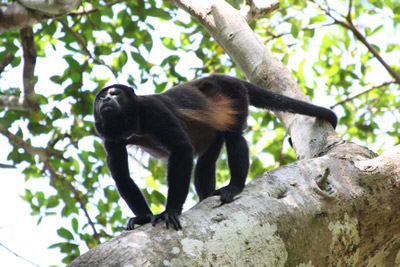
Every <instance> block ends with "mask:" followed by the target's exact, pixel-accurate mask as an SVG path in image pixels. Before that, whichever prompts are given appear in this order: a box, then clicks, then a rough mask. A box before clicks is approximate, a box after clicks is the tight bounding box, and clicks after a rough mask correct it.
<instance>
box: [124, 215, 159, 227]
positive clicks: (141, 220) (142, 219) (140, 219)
mask: <svg viewBox="0 0 400 267" xmlns="http://www.w3.org/2000/svg"><path fill="white" fill-rule="evenodd" d="M152 216H153V214H146V215H143V216H137V217H132V218H129V221H128V224H127V225H126V230H133V229H135V224H139V225H143V224H146V223H149V222H151V217H152Z"/></svg>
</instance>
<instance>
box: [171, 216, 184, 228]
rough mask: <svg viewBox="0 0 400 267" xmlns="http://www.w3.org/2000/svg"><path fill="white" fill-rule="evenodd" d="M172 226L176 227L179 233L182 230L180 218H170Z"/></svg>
mask: <svg viewBox="0 0 400 267" xmlns="http://www.w3.org/2000/svg"><path fill="white" fill-rule="evenodd" d="M170 222H171V224H172V225H173V226H174V228H175V230H176V231H179V230H181V229H182V225H181V222H180V221H179V219H178V217H176V216H171V218H170Z"/></svg>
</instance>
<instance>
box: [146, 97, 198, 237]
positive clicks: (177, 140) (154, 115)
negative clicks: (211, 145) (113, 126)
mask: <svg viewBox="0 0 400 267" xmlns="http://www.w3.org/2000/svg"><path fill="white" fill-rule="evenodd" d="M148 107H149V109H150V108H151V111H149V112H148V113H147V115H146V121H147V122H157V124H154V123H152V124H150V123H149V124H148V125H147V127H146V128H147V129H149V132H150V134H151V135H152V136H153V137H154V138H155V139H156V140H158V141H159V142H160V144H161V145H162V146H163V147H164V148H165V149H166V150H167V151H168V152H169V157H168V169H167V181H168V197H167V202H166V206H165V211H164V212H162V213H161V214H158V215H155V216H153V218H152V224H153V225H155V224H156V222H157V221H158V220H160V219H162V220H165V223H166V226H167V228H168V225H169V224H172V226H173V227H174V228H175V230H179V229H181V228H182V226H181V224H180V222H179V219H178V216H179V215H180V214H181V212H182V207H183V204H184V202H185V199H186V197H187V195H188V192H189V184H190V176H191V172H192V168H193V147H192V145H191V143H190V140H189V137H188V136H187V134H186V132H185V131H184V129H183V127H182V125H181V122H180V121H179V118H178V117H177V116H176V115H175V114H174V112H173V111H172V110H169V109H168V108H167V107H166V106H164V105H155V104H153V105H148Z"/></svg>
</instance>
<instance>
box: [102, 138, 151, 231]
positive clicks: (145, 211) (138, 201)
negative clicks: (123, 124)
mask: <svg viewBox="0 0 400 267" xmlns="http://www.w3.org/2000/svg"><path fill="white" fill-rule="evenodd" d="M104 147H105V149H106V151H107V165H108V168H109V169H110V172H111V175H112V177H113V178H114V180H115V183H116V185H117V188H118V191H119V193H120V195H121V197H122V198H123V199H124V200H125V201H126V203H127V204H128V206H129V208H130V209H131V210H132V211H133V213H134V214H135V215H136V217H134V218H131V219H130V220H129V222H128V225H127V229H128V230H131V229H133V227H134V224H140V225H141V224H145V223H148V222H150V220H151V217H152V215H153V213H152V212H151V210H150V208H149V206H148V204H147V202H146V200H145V198H144V196H143V194H142V192H141V191H140V189H139V188H138V186H137V185H136V184H135V183H134V182H133V180H132V179H131V177H130V175H129V167H128V153H127V150H126V145H125V144H124V143H123V142H111V141H107V140H106V141H105V142H104Z"/></svg>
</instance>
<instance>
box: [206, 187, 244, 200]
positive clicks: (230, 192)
mask: <svg viewBox="0 0 400 267" xmlns="http://www.w3.org/2000/svg"><path fill="white" fill-rule="evenodd" d="M242 190H243V187H240V186H234V185H227V186H224V187H222V188H220V189H218V190H215V192H214V194H213V196H221V198H220V199H221V202H222V203H223V204H225V203H230V202H232V201H233V200H234V198H235V196H237V195H239V194H240V192H242Z"/></svg>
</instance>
